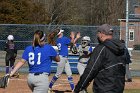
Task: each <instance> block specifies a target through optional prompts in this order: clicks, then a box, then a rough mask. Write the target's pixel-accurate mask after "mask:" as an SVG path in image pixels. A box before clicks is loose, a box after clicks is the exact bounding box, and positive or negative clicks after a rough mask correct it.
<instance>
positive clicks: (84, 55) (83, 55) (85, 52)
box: [78, 45, 92, 63]
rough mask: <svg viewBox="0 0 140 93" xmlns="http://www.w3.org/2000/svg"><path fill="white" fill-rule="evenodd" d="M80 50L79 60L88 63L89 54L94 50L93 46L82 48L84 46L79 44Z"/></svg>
mask: <svg viewBox="0 0 140 93" xmlns="http://www.w3.org/2000/svg"><path fill="white" fill-rule="evenodd" d="M78 52H79V62H82V63H87V62H88V60H89V58H90V57H89V54H90V53H91V52H92V47H91V46H86V47H85V48H82V46H81V45H79V46H78Z"/></svg>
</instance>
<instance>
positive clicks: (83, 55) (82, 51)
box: [77, 36, 92, 93]
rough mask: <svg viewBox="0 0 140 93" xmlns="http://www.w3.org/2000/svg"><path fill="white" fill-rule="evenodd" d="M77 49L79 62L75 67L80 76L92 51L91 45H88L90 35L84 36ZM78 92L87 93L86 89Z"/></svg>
mask: <svg viewBox="0 0 140 93" xmlns="http://www.w3.org/2000/svg"><path fill="white" fill-rule="evenodd" d="M77 49H78V52H79V62H78V64H77V69H78V72H79V74H80V76H82V74H83V72H84V70H85V68H86V66H87V63H88V60H89V58H90V54H91V52H92V47H91V46H90V37H88V36H84V37H83V38H82V40H81V45H77ZM80 93H87V90H86V89H85V90H82V91H80Z"/></svg>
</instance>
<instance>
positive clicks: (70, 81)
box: [68, 76, 74, 90]
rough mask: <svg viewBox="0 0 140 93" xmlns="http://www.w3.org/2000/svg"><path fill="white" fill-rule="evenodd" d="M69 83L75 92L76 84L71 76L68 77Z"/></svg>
mask: <svg viewBox="0 0 140 93" xmlns="http://www.w3.org/2000/svg"><path fill="white" fill-rule="evenodd" d="M68 81H69V83H70V87H71V89H72V90H73V89H74V83H73V78H72V77H71V76H69V77H68Z"/></svg>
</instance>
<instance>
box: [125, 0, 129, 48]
mask: <svg viewBox="0 0 140 93" xmlns="http://www.w3.org/2000/svg"><path fill="white" fill-rule="evenodd" d="M128 3H129V2H128V0H126V33H125V45H126V48H128V32H129V31H128V29H129V27H128V26H129V24H128V22H129V11H128V10H129V8H128V6H129V5H128Z"/></svg>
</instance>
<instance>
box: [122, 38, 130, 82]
mask: <svg viewBox="0 0 140 93" xmlns="http://www.w3.org/2000/svg"><path fill="white" fill-rule="evenodd" d="M121 41H122V43H124V44H125V41H124V40H121ZM125 57H126V75H125V77H126V80H125V81H126V82H132V77H131V72H130V70H129V64H130V63H132V61H131V57H130V55H129V51H128V49H127V48H125Z"/></svg>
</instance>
